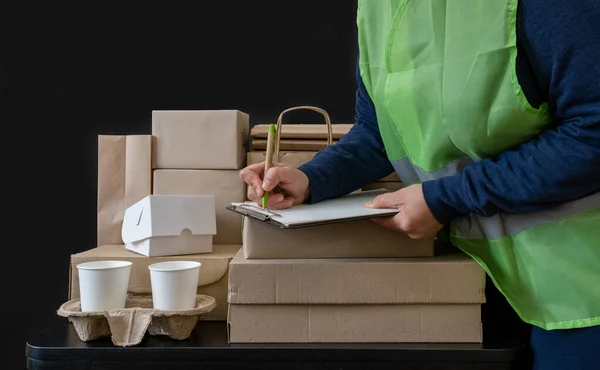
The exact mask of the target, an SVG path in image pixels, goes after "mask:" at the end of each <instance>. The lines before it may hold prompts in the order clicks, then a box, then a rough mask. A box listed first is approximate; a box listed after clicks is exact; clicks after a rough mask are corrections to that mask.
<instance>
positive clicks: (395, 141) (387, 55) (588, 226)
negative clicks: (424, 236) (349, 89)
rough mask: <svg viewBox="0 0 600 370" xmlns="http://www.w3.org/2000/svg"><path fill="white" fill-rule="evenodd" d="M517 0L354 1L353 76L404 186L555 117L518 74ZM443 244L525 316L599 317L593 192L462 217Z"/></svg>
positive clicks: (577, 321)
mask: <svg viewBox="0 0 600 370" xmlns="http://www.w3.org/2000/svg"><path fill="white" fill-rule="evenodd" d="M516 12H517V0H489V1H472V0H370V1H369V0H366V1H362V0H359V3H358V12H357V25H358V38H359V52H360V61H359V65H360V74H361V76H362V79H363V81H364V84H365V87H366V89H367V91H368V93H369V95H370V97H371V99H372V100H373V103H374V105H375V110H376V114H377V119H378V122H379V129H380V132H381V136H382V139H383V142H384V145H385V149H386V152H387V155H388V158H389V160H390V161H391V162H392V164H393V165H394V168H395V170H396V172H397V173H398V175H399V176H400V178H401V179H402V181H403V182H405V183H407V184H410V183H419V182H422V181H427V180H435V179H438V178H441V177H444V176H451V175H454V174H457V173H459V172H460V171H462V169H463V168H464V167H465V166H468V165H470V164H473V163H475V162H476V161H478V160H481V159H485V158H488V157H490V156H493V155H495V154H498V153H500V152H502V151H505V150H509V149H512V148H514V147H515V146H517V145H519V144H521V143H524V142H527V141H529V140H530V139H532V138H534V137H535V136H536V135H538V134H539V133H540V132H541V131H543V130H544V129H546V127H547V126H548V125H549V124H550V123H551V117H550V115H549V114H548V112H547V108H546V106H545V105H544V106H542V107H541V108H540V109H535V108H533V107H532V106H531V105H530V104H529V103H528V101H527V99H526V98H525V96H524V94H523V91H522V90H521V87H520V85H519V82H518V81H517V76H516V68H515V62H516V57H517V48H516ZM450 237H451V240H452V242H453V244H455V245H456V246H457V247H458V248H460V249H461V250H463V251H464V252H465V253H467V254H469V255H470V256H471V257H473V258H474V259H475V260H476V261H477V262H479V263H480V264H481V266H482V267H483V268H484V269H485V270H486V272H487V273H488V274H489V276H490V277H491V279H492V281H493V282H494V284H495V285H496V286H497V288H498V289H499V290H500V291H501V292H502V293H503V294H504V296H505V297H506V299H507V300H508V302H509V303H510V304H511V306H512V307H513V308H514V309H515V311H516V312H517V313H518V314H519V316H520V317H521V319H522V320H524V321H526V322H528V323H530V324H532V325H536V326H539V327H541V328H544V329H568V328H579V327H587V326H594V325H598V324H600V193H596V194H593V195H591V196H588V197H586V198H583V199H579V200H575V201H573V202H569V203H566V204H563V205H561V206H558V207H555V208H551V209H548V210H544V211H540V212H534V213H528V214H518V215H509V214H498V215H495V216H492V217H482V216H478V215H470V216H468V217H462V218H460V219H457V220H455V221H453V222H452V225H451V234H450Z"/></svg>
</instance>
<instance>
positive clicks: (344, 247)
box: [231, 212, 433, 259]
mask: <svg viewBox="0 0 600 370" xmlns="http://www.w3.org/2000/svg"><path fill="white" fill-rule="evenodd" d="M231 213H233V212H231ZM238 216H239V215H238ZM240 218H242V217H241V216H240ZM243 221H244V222H243V246H244V256H245V257H246V258H249V259H289V258H381V257H430V256H433V239H428V240H415V239H412V238H410V237H409V236H408V235H406V234H404V233H401V232H396V231H392V230H389V229H386V228H384V227H382V226H379V225H377V224H375V223H374V222H372V221H370V220H358V221H350V222H340V223H335V224H329V225H320V226H312V227H304V228H298V229H287V230H284V229H279V228H277V227H276V226H273V225H269V224H266V223H264V222H261V221H259V220H255V219H252V218H249V217H243Z"/></svg>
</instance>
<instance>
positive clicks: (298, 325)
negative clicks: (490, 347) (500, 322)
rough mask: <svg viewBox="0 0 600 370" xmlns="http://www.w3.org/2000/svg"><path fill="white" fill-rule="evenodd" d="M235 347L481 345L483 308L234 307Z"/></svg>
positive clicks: (230, 325)
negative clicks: (276, 345)
mask: <svg viewBox="0 0 600 370" xmlns="http://www.w3.org/2000/svg"><path fill="white" fill-rule="evenodd" d="M228 320H229V323H228V329H229V333H228V334H229V341H230V342H231V343H344V342H346V343H411V342H417V343H481V342H482V328H481V306H480V305H477V304H461V305H447V304H445V305H379V304H373V305H233V304H232V305H230V306H229V319H228Z"/></svg>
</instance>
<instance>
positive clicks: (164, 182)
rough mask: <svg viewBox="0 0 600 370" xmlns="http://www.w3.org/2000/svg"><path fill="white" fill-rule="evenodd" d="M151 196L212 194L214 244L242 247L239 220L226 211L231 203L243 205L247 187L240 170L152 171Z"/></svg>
mask: <svg viewBox="0 0 600 370" xmlns="http://www.w3.org/2000/svg"><path fill="white" fill-rule="evenodd" d="M153 192H154V194H194V195H213V196H214V197H215V210H216V218H217V234H216V235H215V236H214V238H213V243H214V244H242V217H241V216H240V215H238V214H235V213H233V212H231V211H228V210H226V209H225V207H226V206H228V205H229V204H230V203H231V202H243V201H244V200H245V198H246V184H245V183H244V181H242V180H241V179H240V176H239V171H226V170H155V171H154V190H153Z"/></svg>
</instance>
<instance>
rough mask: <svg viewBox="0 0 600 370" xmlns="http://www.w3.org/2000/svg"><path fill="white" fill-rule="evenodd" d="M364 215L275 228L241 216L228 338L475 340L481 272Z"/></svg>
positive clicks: (479, 335) (475, 265) (478, 328)
mask: <svg viewBox="0 0 600 370" xmlns="http://www.w3.org/2000/svg"><path fill="white" fill-rule="evenodd" d="M437 252H438V253H437V254H436V249H434V240H432V239H429V240H414V239H411V238H410V237H408V236H407V235H405V234H403V233H400V232H397V231H392V230H388V229H385V228H383V227H380V226H378V225H377V224H375V223H373V222H372V221H370V220H353V221H348V222H339V223H334V224H322V225H319V226H308V227H301V228H297V229H281V228H278V227H277V226H274V225H272V224H271V223H268V222H264V221H261V220H259V219H255V218H251V217H247V216H244V233H243V247H242V250H241V251H239V252H238V254H237V255H236V256H235V257H234V259H233V260H232V262H231V263H230V267H229V294H228V302H229V316H228V328H229V340H230V341H231V342H232V343H249V342H257V343H260V342H270V343H273V342H275V343H315V342H355V343H365V342H438V343H440V342H463V343H464V342H469V343H479V342H481V341H482V328H481V305H482V304H483V303H484V302H485V294H484V291H485V272H484V270H483V269H482V268H481V267H480V266H479V264H478V263H477V262H475V261H474V260H473V259H471V258H470V257H469V256H467V255H465V254H463V253H460V252H457V250H456V249H453V248H450V253H448V251H443V250H442V249H441V248H438V249H437Z"/></svg>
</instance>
